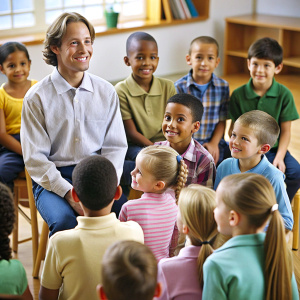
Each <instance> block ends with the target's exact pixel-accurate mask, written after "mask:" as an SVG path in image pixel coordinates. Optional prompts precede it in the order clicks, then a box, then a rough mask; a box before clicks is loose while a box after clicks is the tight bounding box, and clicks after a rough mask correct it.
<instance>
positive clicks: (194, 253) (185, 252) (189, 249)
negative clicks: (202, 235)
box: [178, 245, 201, 258]
mask: <svg viewBox="0 0 300 300" xmlns="http://www.w3.org/2000/svg"><path fill="white" fill-rule="evenodd" d="M200 249H201V246H194V245H190V246H186V247H184V248H182V249H181V250H180V252H179V254H178V257H187V258H197V257H198V255H199V251H200Z"/></svg>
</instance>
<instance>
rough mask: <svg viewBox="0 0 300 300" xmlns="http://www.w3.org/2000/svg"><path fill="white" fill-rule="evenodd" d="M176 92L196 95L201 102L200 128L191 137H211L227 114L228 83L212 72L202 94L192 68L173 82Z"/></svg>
mask: <svg viewBox="0 0 300 300" xmlns="http://www.w3.org/2000/svg"><path fill="white" fill-rule="evenodd" d="M175 88H176V91H177V93H179V94H180V93H186V94H191V95H193V96H195V97H197V98H198V99H199V100H200V101H201V102H202V104H203V109H204V110H203V117H202V120H201V122H200V129H199V130H198V131H197V132H195V133H194V135H193V137H194V138H195V139H196V140H197V141H199V142H200V143H201V142H202V140H206V139H209V140H210V139H211V137H212V134H213V132H214V130H215V127H216V125H217V124H218V123H219V122H220V121H225V120H226V119H227V115H228V106H229V85H228V82H227V81H225V80H223V79H221V78H218V77H217V76H216V75H215V74H212V79H211V81H210V83H209V85H208V87H207V89H206V90H205V92H204V94H203V93H202V91H201V89H200V88H199V84H197V83H196V82H195V81H194V79H193V77H192V70H190V72H189V73H188V74H187V75H186V76H184V77H182V78H180V79H179V80H177V81H176V82H175Z"/></svg>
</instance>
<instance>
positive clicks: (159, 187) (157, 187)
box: [154, 180, 166, 191]
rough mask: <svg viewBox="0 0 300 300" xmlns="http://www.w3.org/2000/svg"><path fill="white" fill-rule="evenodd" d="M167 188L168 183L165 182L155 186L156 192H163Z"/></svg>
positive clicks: (158, 182) (159, 182)
mask: <svg viewBox="0 0 300 300" xmlns="http://www.w3.org/2000/svg"><path fill="white" fill-rule="evenodd" d="M165 186H166V183H165V182H164V181H161V180H160V181H157V182H156V184H155V186H154V189H155V190H156V191H161V190H163V189H164V188H165Z"/></svg>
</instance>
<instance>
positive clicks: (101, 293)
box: [97, 284, 108, 300]
mask: <svg viewBox="0 0 300 300" xmlns="http://www.w3.org/2000/svg"><path fill="white" fill-rule="evenodd" d="M97 293H98V297H99V299H100V300H108V299H107V298H106V295H105V292H104V290H103V286H102V285H101V284H98V285H97Z"/></svg>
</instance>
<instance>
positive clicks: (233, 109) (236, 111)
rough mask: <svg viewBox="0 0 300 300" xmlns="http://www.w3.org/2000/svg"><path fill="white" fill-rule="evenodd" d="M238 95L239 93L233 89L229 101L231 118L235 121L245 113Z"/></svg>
mask: <svg viewBox="0 0 300 300" xmlns="http://www.w3.org/2000/svg"><path fill="white" fill-rule="evenodd" d="M237 95H238V93H237V92H236V90H235V91H233V93H232V95H231V97H230V101H229V118H230V119H231V120H232V121H233V122H235V121H236V119H238V117H239V116H241V115H242V114H243V113H242V110H241V107H240V105H239V98H238V97H237Z"/></svg>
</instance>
